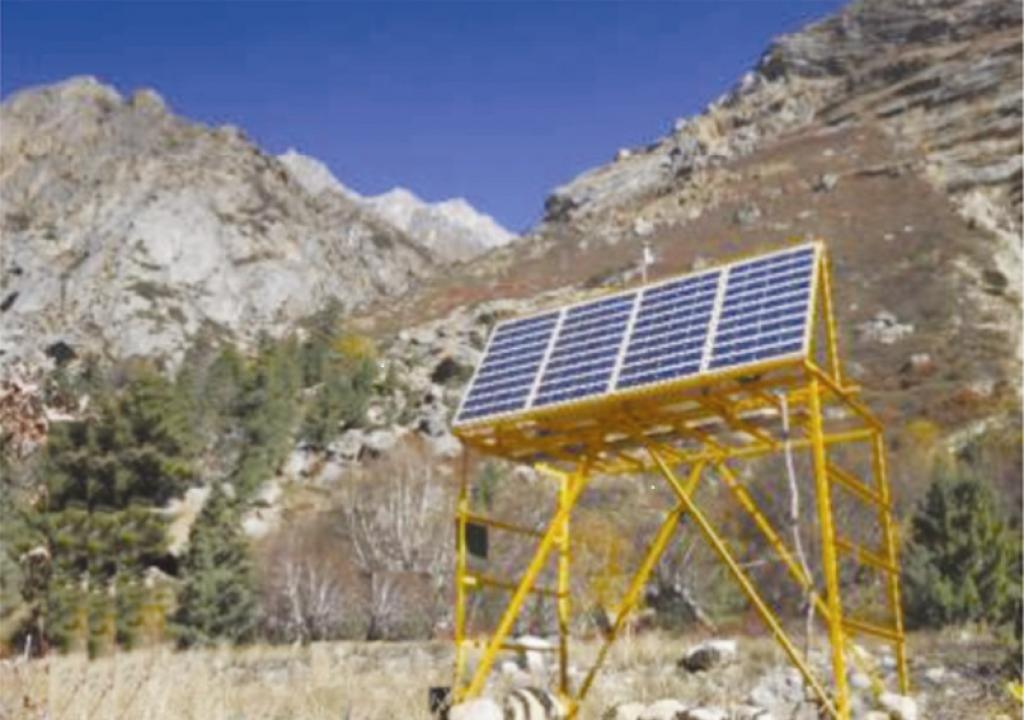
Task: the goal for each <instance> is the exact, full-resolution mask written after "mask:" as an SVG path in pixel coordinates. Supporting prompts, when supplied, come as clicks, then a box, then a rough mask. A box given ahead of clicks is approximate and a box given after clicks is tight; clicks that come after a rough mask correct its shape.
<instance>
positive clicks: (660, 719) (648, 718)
mask: <svg viewBox="0 0 1024 720" xmlns="http://www.w3.org/2000/svg"><path fill="white" fill-rule="evenodd" d="M687 710H688V708H687V707H686V705H684V704H683V703H681V702H679V701H678V700H658V701H657V702H655V703H651V704H650V705H648V706H647V707H646V708H645V709H644V711H643V713H642V714H641V715H640V719H639V720H679V718H683V717H685V713H686V711H687Z"/></svg>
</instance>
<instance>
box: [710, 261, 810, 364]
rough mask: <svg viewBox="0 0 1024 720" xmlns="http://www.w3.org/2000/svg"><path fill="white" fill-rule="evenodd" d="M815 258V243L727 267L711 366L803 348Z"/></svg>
mask: <svg viewBox="0 0 1024 720" xmlns="http://www.w3.org/2000/svg"><path fill="white" fill-rule="evenodd" d="M815 257H816V254H815V248H814V247H813V246H812V247H804V248H800V249H799V250H795V251H793V252H787V253H781V254H777V255H774V256H772V257H768V258H762V259H758V260H751V261H748V262H745V263H739V264H737V265H733V266H731V267H730V268H728V270H727V273H728V279H727V282H726V287H725V298H724V301H723V303H722V309H721V312H720V314H719V316H718V322H717V323H716V325H715V341H714V345H713V354H712V356H711V361H710V363H709V365H708V367H709V368H711V369H718V368H726V367H733V366H736V365H744V364H746V363H751V362H757V361H759V360H766V359H768V358H773V357H777V356H780V355H787V354H789V353H793V352H797V351H800V350H802V349H803V348H804V344H805V340H806V337H805V336H806V334H807V333H806V329H807V308H808V305H809V303H810V300H811V292H810V291H811V283H812V281H813V279H814V278H813V275H814V260H815Z"/></svg>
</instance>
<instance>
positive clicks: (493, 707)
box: [448, 698, 505, 720]
mask: <svg viewBox="0 0 1024 720" xmlns="http://www.w3.org/2000/svg"><path fill="white" fill-rule="evenodd" d="M504 718H505V714H504V712H502V709H501V705H499V704H498V703H496V702H495V701H494V700H491V699H490V698H477V699H475V700H468V701H466V702H464V703H459V704H458V705H455V706H453V707H452V708H451V710H449V711H448V720H504Z"/></svg>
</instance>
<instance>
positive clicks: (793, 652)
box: [647, 447, 848, 720]
mask: <svg viewBox="0 0 1024 720" xmlns="http://www.w3.org/2000/svg"><path fill="white" fill-rule="evenodd" d="M647 451H648V453H649V454H650V456H651V459H652V460H654V463H655V464H656V465H657V466H658V469H659V470H660V471H661V474H662V475H663V476H664V477H665V479H666V480H668V483H669V485H670V486H671V487H672V489H673V491H675V494H676V496H677V497H678V498H679V502H680V503H681V504H682V506H683V510H684V511H685V512H686V513H687V514H688V515H689V516H690V517H692V518H693V521H694V522H695V523H696V524H697V528H698V529H699V530H700V533H701V535H703V536H704V539H705V540H706V541H707V542H708V544H709V545H710V546H711V549H712V550H714V552H715V554H716V555H718V557H719V559H720V560H721V561H722V562H723V563H724V564H725V566H726V567H727V568H728V570H729V572H730V573H732V576H733V579H735V580H736V582H737V584H739V586H740V589H741V590H742V591H743V594H744V595H746V596H747V599H748V600H750V603H751V604H752V605H753V606H754V609H755V610H757V612H758V614H759V615H760V616H761V619H762V620H763V621H764V623H765V624H766V625H767V626H768V629H769V630H771V633H772V635H773V636H774V637H775V639H776V641H777V642H778V643H779V645H781V646H782V649H783V651H784V652H785V653H786V655H787V656H788V657H789V659H790V661H791V662H792V663H793V665H794V666H796V668H797V670H799V671H800V674H801V675H803V678H804V680H805V681H806V682H807V684H808V685H810V687H811V689H812V690H813V691H814V694H815V695H816V696H817V697H818V700H819V701H820V702H821V704H822V706H823V708H824V710H825V711H826V712H828V714H829V715H830V716H831V717H833V718H842V720H846V719H847V718H848V713H847V715H843V716H841V715H840V714H839V711H838V710H837V708H836V707H835V705H833V704H832V700H831V699H830V698H829V696H828V692H827V691H826V690H825V688H824V687H823V686H822V684H821V683H820V682H819V681H818V679H817V678H816V677H815V676H814V673H813V672H811V669H810V667H808V665H807V663H806V661H805V660H804V658H803V657H802V656H801V654H800V651H799V650H797V649H796V647H795V646H794V645H793V643H792V641H791V640H790V639H789V637H788V636H787V635H786V632H785V630H783V629H782V625H781V623H780V622H779V620H778V618H777V617H776V616H775V613H774V612H772V609H771V608H770V607H768V605H767V604H766V603H765V602H764V600H763V599H762V598H761V596H760V595H759V594H758V592H757V590H756V589H755V588H754V585H753V583H752V582H751V581H750V578H748V577H747V574H746V573H745V572H743V568H741V567H740V566H739V563H737V562H736V560H735V558H733V556H732V553H730V552H729V548H727V547H726V545H725V542H724V541H723V540H722V538H721V537H719V535H718V533H717V532H715V529H714V528H713V527H712V526H711V523H710V522H709V521H708V519H707V518H706V517H704V514H703V513H702V512H701V511H700V510H699V509H698V508H697V506H696V505H694V503H693V501H692V500H691V499H690V494H689V493H688V492H686V488H685V487H683V485H682V483H680V482H679V479H678V478H676V476H675V474H674V473H673V472H672V470H671V468H669V467H668V465H666V464H665V461H664V460H662V458H661V456H660V455H659V454H658V453H657V451H655V450H654V449H653V448H650V447H648V449H647ZM844 679H845V678H844Z"/></svg>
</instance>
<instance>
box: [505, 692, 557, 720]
mask: <svg viewBox="0 0 1024 720" xmlns="http://www.w3.org/2000/svg"><path fill="white" fill-rule="evenodd" d="M502 706H503V708H504V710H505V718H507V719H510V720H563V719H564V718H565V717H566V715H567V714H568V713H567V711H566V708H565V705H563V704H562V701H561V700H560V699H559V698H558V696H557V695H555V694H554V693H551V692H548V691H547V690H541V689H539V688H534V687H524V688H518V689H516V690H513V691H512V692H510V693H509V694H508V695H506V696H505V701H504V703H502Z"/></svg>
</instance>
